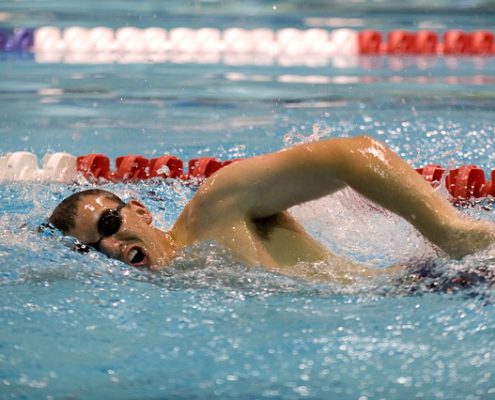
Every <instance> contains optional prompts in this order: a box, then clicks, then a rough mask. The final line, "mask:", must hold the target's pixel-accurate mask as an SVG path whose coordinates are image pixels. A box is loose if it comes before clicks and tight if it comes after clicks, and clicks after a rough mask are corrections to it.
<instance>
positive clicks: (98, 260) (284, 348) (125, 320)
mask: <svg viewBox="0 0 495 400" xmlns="http://www.w3.org/2000/svg"><path fill="white" fill-rule="evenodd" d="M186 3H187V4H186ZM309 3H310V5H308V4H309ZM119 4H120V8H119V7H117V4H116V2H115V1H108V2H104V3H102V2H96V1H90V2H86V3H82V2H81V3H80V4H79V3H78V4H76V3H74V4H72V2H70V3H68V2H66V1H60V2H47V1H39V2H35V3H33V2H32V1H30V2H24V1H21V2H15V3H9V4H7V3H6V4H2V5H1V7H0V8H1V9H3V12H4V14H0V15H3V16H4V18H7V17H5V14H8V15H10V16H11V17H10V19H9V18H7V20H6V25H9V26H11V25H24V26H29V25H30V26H39V25H46V24H54V25H57V26H61V27H62V26H70V25H76V24H80V25H84V26H97V25H102V24H103V25H107V26H112V27H119V26H124V25H125V24H129V25H141V26H151V25H157V24H155V23H153V22H151V21H160V18H162V20H163V21H165V22H166V23H168V24H169V26H175V25H177V26H178V25H184V24H186V23H189V24H190V25H189V26H193V27H198V26H205V25H209V24H216V25H215V26H218V27H227V26H235V24H237V25H242V24H244V26H246V27H253V26H270V27H272V28H280V27H284V26H292V25H294V24H295V25H296V26H297V27H299V28H307V27H313V26H314V24H320V25H318V26H327V25H322V24H325V23H326V24H330V25H328V26H327V27H335V26H338V27H339V26H340V27H341V26H352V25H353V24H354V25H357V26H356V28H364V27H366V26H365V25H366V24H365V23H364V22H366V21H372V22H373V23H374V24H375V25H376V27H378V28H381V29H392V28H395V27H407V28H410V29H413V28H414V27H416V26H420V27H421V26H428V24H430V26H434V27H437V28H438V29H446V28H455V27H462V28H466V29H470V28H472V27H473V26H474V25H476V23H477V24H478V25H479V26H480V27H486V28H490V29H493V21H494V19H493V15H492V14H491V13H492V12H493V10H492V8H490V6H489V4H488V5H487V4H485V2H470V4H469V5H466V2H463V1H457V2H437V3H435V4H433V5H430V6H429V7H427V6H425V5H424V4H423V2H411V3H410V4H409V5H408V6H407V7H408V10H409V14H406V13H405V12H404V11H403V10H402V12H401V9H400V8H398V6H397V4H398V3H395V2H378V1H377V2H370V3H369V4H368V6H367V7H364V6H363V5H362V4H360V7H358V6H356V5H354V6H352V5H349V4H347V2H334V4H333V8H332V9H329V8H328V5H327V2H318V1H315V2H303V1H299V2H298V1H290V2H262V1H248V2H242V3H239V2H232V3H230V4H226V3H225V2H215V1H208V2H207V1H198V2H177V3H175V2H170V5H169V7H164V6H160V5H159V3H158V2H139V3H136V2H120V3H119ZM83 5H84V7H83ZM273 6H277V8H278V12H279V14H277V13H276V12H275V10H274V9H273ZM117 10H118V11H119V12H118V13H117V14H116V12H117ZM246 11H248V12H246ZM249 11H251V13H249ZM365 17H369V18H368V19H365ZM92 18H94V20H92ZM315 18H320V20H319V22H318V20H315ZM321 18H325V21H326V22H325V21H323V20H321ZM339 19H340V22H339ZM205 21H206V22H205ZM363 21H364V22H363ZM174 24H175V25H174ZM210 26H211V25H210ZM279 61H280V60H279ZM279 61H277V60H274V62H272V63H267V64H260V63H258V64H256V63H251V64H250V65H237V64H235V63H228V62H220V63H207V64H201V63H198V62H183V63H179V62H177V61H173V60H169V61H166V62H162V63H151V62H150V63H145V62H140V63H111V64H103V63H95V64H87V63H63V62H57V63H41V62H39V63H38V62H37V59H36V55H34V54H31V55H29V54H15V53H3V54H1V53H0V137H1V142H0V151H1V152H2V153H5V152H13V151H20V150H27V151H32V152H34V153H35V154H36V155H37V156H38V157H39V158H40V159H41V157H42V156H43V155H44V154H45V153H47V152H54V151H67V152H70V153H72V154H74V155H81V154H86V153H90V152H102V153H105V154H107V155H108V156H109V157H111V158H115V157H117V156H120V155H125V154H142V155H144V156H146V157H153V156H157V155H161V154H174V155H177V156H179V157H181V158H182V159H183V160H185V161H187V160H188V159H191V158H194V157H197V156H203V155H204V156H214V157H218V158H220V159H229V158H237V157H248V156H253V155H257V154H262V153H266V152H270V151H275V150H279V149H281V148H285V147H287V146H290V145H291V144H295V143H299V142H302V141H308V140H319V139H325V138H332V137H349V136H355V135H359V134H368V135H371V136H372V137H374V138H376V139H379V140H382V141H383V142H385V143H387V144H388V145H389V146H391V147H392V149H394V150H395V151H397V152H398V153H399V154H400V155H401V156H402V157H403V158H404V159H406V160H407V161H408V162H410V163H411V164H412V165H413V166H415V167H419V166H422V165H425V164H427V163H438V164H441V165H443V166H445V167H448V168H451V167H455V166H458V165H462V164H477V165H479V166H480V167H482V168H483V169H484V170H485V171H486V172H487V174H489V173H490V171H491V170H492V169H493V168H495V155H494V152H493V148H494V141H495V135H494V128H495V123H494V121H495V95H494V93H495V91H494V89H495V84H494V78H493V77H494V76H495V61H494V59H493V58H482V57H480V58H469V57H468V58H462V57H461V58H414V57H413V58H396V57H376V58H366V57H361V58H352V57H346V58H332V59H326V60H324V62H322V63H321V62H319V63H316V64H313V65H309V64H305V63H296V64H293V65H288V64H284V63H281V62H279ZM320 61H321V60H320ZM88 186H89V185H82V186H81V185H67V184H47V183H36V182H35V183H15V182H14V183H2V184H0V222H1V223H0V310H1V312H0V326H1V329H0V398H2V399H260V398H268V399H270V398H271V399H300V398H307V399H360V400H365V399H490V398H493V397H494V396H495V376H494V375H493V374H494V372H493V371H495V313H494V311H495V310H494V300H495V297H494V292H493V288H492V287H491V285H490V284H487V283H483V282H482V283H478V284H475V285H473V286H470V287H468V288H465V289H462V290H456V289H454V290H450V291H446V290H441V291H438V290H435V287H438V286H442V285H443V284H444V283H445V282H449V280H451V279H452V278H455V277H457V276H459V274H461V273H466V272H468V273H469V272H470V271H473V270H475V269H479V268H485V269H487V270H488V271H493V269H494V268H495V264H494V261H493V260H494V259H495V257H494V253H493V249H491V250H490V249H489V250H487V251H485V252H481V253H479V254H475V255H472V256H468V257H466V258H465V259H463V260H460V261H453V260H448V259H446V258H444V257H443V256H442V255H439V254H437V253H435V251H434V249H433V248H432V247H431V245H429V244H428V243H427V242H426V241H425V240H424V239H422V238H421V237H420V236H419V234H418V233H417V232H416V231H414V229H412V227H411V226H410V225H408V224H406V223H405V222H404V221H401V220H399V219H398V218H397V217H394V216H393V215H390V214H388V213H385V212H382V211H381V210H376V209H374V208H373V207H371V206H370V205H369V203H367V202H366V201H365V200H363V199H362V198H360V197H359V196H357V195H356V194H355V193H352V192H349V191H344V192H343V193H338V194H336V195H334V196H332V197H329V198H325V199H322V200H319V201H317V202H313V203H310V204H307V205H304V206H301V207H297V208H295V209H294V210H292V212H293V214H294V215H296V216H297V217H298V218H299V219H300V220H301V221H302V222H303V223H304V224H305V225H306V226H307V228H308V229H309V230H310V231H311V232H312V233H313V234H314V235H315V236H316V237H318V238H319V239H320V240H321V241H323V242H324V243H325V244H326V245H327V246H329V247H330V248H331V249H332V250H334V251H336V252H337V253H339V254H343V255H345V256H348V257H351V258H353V259H354V260H356V261H360V262H365V263H367V264H368V265H370V266H373V267H376V268H382V267H385V266H386V265H389V264H392V263H396V262H406V261H408V260H411V259H413V258H417V259H423V258H425V257H434V259H435V260H436V263H437V266H436V267H435V268H436V273H437V277H436V278H435V279H434V280H433V281H428V280H426V281H420V282H414V281H404V282H402V283H400V282H398V281H396V280H390V279H383V280H380V281H375V282H368V283H363V282H357V283H356V284H354V285H350V286H340V285H336V284H329V283H320V282H312V281H304V280H300V279H293V278H289V277H285V276H281V275H277V274H273V273H269V272H267V271H265V270H264V269H263V268H261V267H259V268H247V267H246V266H244V265H242V264H240V263H238V262H236V261H235V260H233V259H232V258H231V256H230V255H229V254H228V253H227V252H225V251H224V250H223V249H221V248H219V247H218V246H216V245H215V244H214V243H201V244H198V245H197V246H194V247H193V248H191V249H188V251H187V252H186V254H184V255H183V256H181V257H179V259H177V260H176V261H175V262H174V264H173V265H172V266H171V267H170V268H169V269H167V270H165V271H163V272H160V273H152V272H149V271H141V270H137V269H132V268H130V267H128V266H126V265H124V264H122V263H119V262H117V261H113V260H109V259H107V258H105V257H104V256H102V255H100V254H97V253H90V254H86V255H82V254H77V253H74V252H73V251H71V250H70V249H69V248H68V247H67V246H66V245H64V239H63V238H61V237H55V238H48V237H44V236H42V235H39V234H38V233H36V227H37V225H38V224H39V223H40V222H42V221H43V220H44V218H45V217H46V216H47V215H48V213H49V212H50V210H51V209H52V208H53V207H54V206H55V205H56V204H57V203H58V201H60V199H62V198H63V197H64V196H66V195H68V194H70V193H72V192H73V191H74V190H78V189H80V188H81V187H84V188H85V187H88ZM102 187H104V188H106V189H110V190H113V191H115V192H117V193H118V194H120V195H121V196H122V197H124V198H125V199H130V198H135V197H137V198H140V199H141V200H142V201H143V202H144V203H145V204H146V205H147V206H148V207H149V208H150V209H151V210H152V212H153V214H154V215H155V223H156V224H157V225H158V226H160V227H162V228H167V227H169V226H170V225H171V224H172V223H173V221H174V220H175V218H176V217H177V215H178V214H179V212H180V210H181V209H182V207H183V206H184V204H185V203H186V201H187V200H188V199H189V198H190V197H191V196H192V195H193V193H194V188H190V187H188V186H185V185H182V184H180V183H178V182H175V183H171V182H168V183H166V182H159V181H156V182H145V183H138V184H105V185H102ZM444 195H445V194H444ZM461 212H464V213H466V214H469V215H471V216H473V217H474V218H481V219H486V220H495V215H494V213H493V208H492V205H491V204H490V201H486V200H485V201H483V202H480V203H479V204H476V205H474V206H470V207H466V208H462V209H461ZM307 267H308V268H331V266H307ZM435 285H436V286H435Z"/></svg>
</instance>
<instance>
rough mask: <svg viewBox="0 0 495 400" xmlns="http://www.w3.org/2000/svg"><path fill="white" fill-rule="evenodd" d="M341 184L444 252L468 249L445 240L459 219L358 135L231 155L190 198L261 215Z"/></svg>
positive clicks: (388, 154)
mask: <svg viewBox="0 0 495 400" xmlns="http://www.w3.org/2000/svg"><path fill="white" fill-rule="evenodd" d="M345 186H350V187H351V188H353V189H354V190H356V191H357V192H359V193H361V194H362V195H364V196H365V197H367V198H369V199H370V200H372V201H373V202H375V203H377V204H379V205H381V206H383V207H385V208H386V209H388V210H390V211H392V212H394V213H396V214H398V215H400V216H401V217H403V218H405V219H406V220H408V221H409V222H410V223H412V224H413V225H414V226H415V227H416V228H417V229H418V230H419V231H420V232H421V233H422V234H423V235H425V237H426V238H427V239H429V240H430V241H432V242H433V243H435V244H437V245H438V246H440V247H441V248H442V249H444V250H445V251H447V253H449V254H451V255H453V256H458V255H461V256H462V255H463V254H462V253H467V252H469V251H470V250H469V249H470V248H469V246H468V247H466V248H465V249H462V251H459V252H457V251H458V249H459V247H458V243H457V244H455V245H454V244H453V242H452V240H453V238H455V236H456V235H457V234H458V233H459V232H460V231H461V230H464V231H465V230H466V229H467V228H466V221H465V219H463V217H461V215H460V214H459V213H458V212H457V211H456V210H455V208H454V207H453V206H452V205H451V204H450V203H449V202H448V201H447V200H446V199H444V198H443V197H442V196H440V195H439V194H438V193H437V192H436V191H434V190H433V189H432V187H431V185H430V184H429V183H427V182H426V181H425V180H424V179H423V178H422V177H421V176H420V175H419V174H418V173H417V172H416V171H415V170H414V169H413V168H411V167H410V166H409V165H408V164H407V163H406V162H405V161H403V160H402V159H401V158H400V157H398V156H397V155H396V154H395V153H394V152H393V151H392V150H390V149H389V148H388V147H386V146H385V145H384V144H382V143H380V142H378V141H376V140H373V139H371V138H369V137H366V136H360V137H354V138H339V139H330V140H324V141H320V142H313V143H307V144H302V145H298V146H294V147H292V148H290V149H287V150H284V151H280V152H277V153H272V154H267V155H262V156H258V157H253V158H249V159H246V160H243V161H239V162H237V163H233V164H231V165H230V166H228V167H226V168H223V169H221V170H219V171H218V172H217V174H215V175H213V176H212V177H211V178H210V179H209V180H207V181H206V182H205V184H204V185H203V186H202V187H201V189H200V190H199V191H198V195H199V196H198V198H202V199H203V200H204V202H205V203H208V207H207V209H209V210H213V209H214V207H215V205H217V208H218V207H221V212H222V213H226V214H231V213H236V214H239V213H240V214H242V215H244V216H246V217H251V218H263V217H267V216H270V215H274V214H275V213H277V212H280V211H283V210H286V209H288V208H290V207H292V206H294V205H297V204H300V203H303V202H306V201H309V200H313V199H317V198H320V197H323V196H325V195H329V194H331V193H333V192H335V191H337V190H339V189H341V188H343V187H345ZM490 240H492V238H490ZM487 241H488V240H487ZM483 245H485V243H483Z"/></svg>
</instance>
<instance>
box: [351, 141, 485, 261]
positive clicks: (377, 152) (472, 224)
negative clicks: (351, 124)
mask: <svg viewBox="0 0 495 400" xmlns="http://www.w3.org/2000/svg"><path fill="white" fill-rule="evenodd" d="M356 142H357V143H356ZM345 145H348V146H349V149H348V151H347V152H346V157H345V161H344V163H343V164H344V165H343V166H342V173H343V174H342V178H343V180H344V182H345V183H346V184H348V185H349V186H351V187H352V188H353V189H354V190H356V191H358V192H359V193H361V194H363V195H364V196H366V197H367V198H369V199H370V200H372V201H374V202H375V203H377V204H379V205H381V206H383V207H385V208H386V209H388V210H390V211H392V212H394V213H396V214H398V215H400V216H401V217H403V218H405V219H406V220H407V221H409V222H410V223H411V224H412V225H414V226H415V227H416V228H417V229H418V230H419V231H420V232H421V233H422V234H423V235H424V236H425V237H426V238H427V239H428V240H430V241H431V242H432V243H434V244H435V245H437V246H438V247H440V248H441V249H442V250H444V251H445V252H446V253H447V254H449V255H450V256H451V257H454V258H462V257H463V256H465V255H467V254H470V253H473V252H476V251H479V250H482V249H484V248H486V247H488V246H489V245H490V244H492V243H494V242H495V227H494V224H492V223H489V222H486V221H475V220H472V219H470V218H467V217H466V216H464V215H462V214H461V213H459V212H458V211H457V210H456V209H455V208H454V207H453V206H452V205H451V204H450V203H449V202H448V201H447V200H446V199H445V198H443V197H442V196H441V195H440V194H438V193H437V192H436V191H435V190H434V189H433V188H432V187H431V185H430V184H429V183H428V182H426V181H425V180H424V179H423V178H422V177H421V176H420V175H419V174H418V173H417V172H416V171H415V170H414V169H413V168H411V167H410V166H409V165H408V164H407V163H406V162H405V161H403V160H402V159H401V158H400V157H399V156H397V155H396V154H395V153H394V152H393V151H392V150H390V149H389V148H387V147H386V146H385V145H384V144H382V143H380V142H378V141H375V140H373V139H371V138H369V137H359V138H353V139H351V140H350V141H349V142H348V144H345Z"/></svg>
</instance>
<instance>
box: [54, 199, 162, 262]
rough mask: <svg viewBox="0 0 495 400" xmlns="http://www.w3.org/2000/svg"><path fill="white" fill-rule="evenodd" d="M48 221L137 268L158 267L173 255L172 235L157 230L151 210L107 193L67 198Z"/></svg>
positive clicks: (62, 230) (109, 255)
mask: <svg viewBox="0 0 495 400" xmlns="http://www.w3.org/2000/svg"><path fill="white" fill-rule="evenodd" d="M48 221H49V222H50V224H51V225H53V226H54V227H55V228H57V229H59V230H60V231H61V232H62V233H63V234H64V235H68V236H73V237H75V238H76V239H78V240H79V241H80V242H81V243H83V244H85V245H88V246H90V247H92V248H95V249H96V250H98V251H101V252H102V253H104V254H106V255H107V256H108V257H111V258H115V259H118V260H121V261H123V262H125V263H127V264H129V265H132V266H135V267H157V266H159V265H163V264H166V263H167V262H168V261H169V260H170V258H171V256H172V246H171V240H170V235H169V234H168V233H166V232H163V231H161V230H159V229H157V228H155V227H153V225H152V216H151V213H150V212H149V210H148V209H147V208H146V207H145V206H144V205H143V204H142V203H140V202H139V201H137V200H131V201H129V202H128V203H125V202H123V201H122V200H121V199H120V198H119V197H118V196H116V195H115V194H113V193H111V192H108V191H106V190H101V189H91V190H86V191H82V192H78V193H75V194H73V195H71V196H69V197H67V198H66V199H64V200H63V201H62V202H61V203H60V204H59V205H58V206H57V207H56V208H55V210H54V211H53V213H52V215H51V216H50V217H49V219H48Z"/></svg>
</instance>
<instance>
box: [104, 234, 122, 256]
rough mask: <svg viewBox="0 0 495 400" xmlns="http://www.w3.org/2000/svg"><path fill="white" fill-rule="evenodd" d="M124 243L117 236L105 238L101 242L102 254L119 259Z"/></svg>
mask: <svg viewBox="0 0 495 400" xmlns="http://www.w3.org/2000/svg"><path fill="white" fill-rule="evenodd" d="M121 247H122V241H120V240H119V239H117V238H116V237H115V236H109V237H105V238H103V239H102V240H101V242H100V249H101V251H102V253H104V254H106V255H107V256H109V257H113V258H117V257H118V256H119V255H120V253H121Z"/></svg>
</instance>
